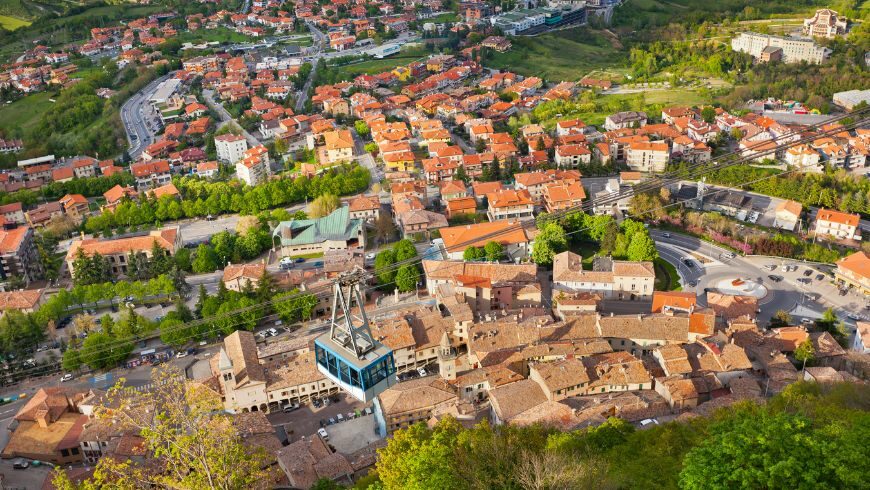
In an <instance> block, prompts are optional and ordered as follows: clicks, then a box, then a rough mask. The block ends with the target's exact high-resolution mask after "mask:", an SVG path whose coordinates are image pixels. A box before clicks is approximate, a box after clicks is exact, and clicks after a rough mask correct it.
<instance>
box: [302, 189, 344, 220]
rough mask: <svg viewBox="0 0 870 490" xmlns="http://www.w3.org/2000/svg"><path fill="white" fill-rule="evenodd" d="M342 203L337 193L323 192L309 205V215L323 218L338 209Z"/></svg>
mask: <svg viewBox="0 0 870 490" xmlns="http://www.w3.org/2000/svg"><path fill="white" fill-rule="evenodd" d="M340 205H341V201H340V200H339V199H338V196H336V195H335V194H322V195H320V196H317V197H316V198H315V199H314V200H313V201H311V203H310V204H309V205H308V215H309V216H311V217H312V218H322V217H324V216H328V215H329V214H331V213H332V212H333V211H335V210H336V209H338V207H339V206H340Z"/></svg>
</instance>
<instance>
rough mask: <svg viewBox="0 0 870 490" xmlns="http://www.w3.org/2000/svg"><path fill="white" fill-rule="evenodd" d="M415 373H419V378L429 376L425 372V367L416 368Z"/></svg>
mask: <svg viewBox="0 0 870 490" xmlns="http://www.w3.org/2000/svg"><path fill="white" fill-rule="evenodd" d="M417 373H418V374H419V375H420V377H421V378H425V377H426V376H429V373H427V372H426V368H417Z"/></svg>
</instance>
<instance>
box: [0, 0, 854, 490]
mask: <svg viewBox="0 0 870 490" xmlns="http://www.w3.org/2000/svg"><path fill="white" fill-rule="evenodd" d="M147 3H148V2H145V4H147ZM198 3H201V4H203V7H202V8H203V9H207V10H208V11H209V12H210V13H209V14H207V15H206V14H202V13H195V14H193V13H190V14H182V13H180V12H181V11H183V9H181V8H179V9H178V11H175V10H172V9H169V8H167V9H163V5H160V10H159V11H156V12H154V13H151V14H149V15H147V16H144V17H138V18H134V19H128V20H125V21H123V22H119V23H111V25H101V26H100V27H93V28H90V29H89V33H90V38H88V39H87V40H83V41H79V42H75V43H69V44H67V45H65V46H63V47H58V46H55V45H51V46H49V45H46V44H41V43H34V45H32V46H30V47H28V49H27V50H26V51H24V52H23V53H22V54H20V55H19V56H17V57H16V59H15V60H14V61H13V62H10V63H6V64H4V65H2V67H0V69H2V71H0V88H2V90H3V91H2V94H0V95H2V96H3V97H8V98H9V101H8V104H13V103H18V102H19V101H22V100H26V98H27V97H34V96H37V97H43V96H47V95H48V94H52V95H53V94H55V93H59V94H61V96H60V97H58V98H59V99H60V102H59V103H63V97H66V96H67V95H66V94H70V93H73V92H75V91H76V90H80V89H81V87H85V88H87V93H86V94H84V91H83V94H84V95H81V94H80V95H81V96H82V97H87V98H91V97H93V98H95V99H98V100H99V101H100V104H103V103H106V104H114V109H113V110H116V111H117V118H118V120H119V121H120V124H121V127H122V128H123V138H122V140H124V141H122V143H123V145H122V149H121V151H118V152H110V154H106V153H105V152H103V153H102V154H101V153H100V152H97V151H92V152H81V151H71V152H66V151H64V152H61V151H58V152H56V153H49V152H47V151H43V150H44V148H60V147H58V146H46V147H44V148H43V147H42V146H34V143H40V142H39V141H34V140H33V138H32V137H30V139H28V137H26V136H25V134H24V133H16V132H7V131H0V157H2V158H5V159H9V160H8V165H5V164H4V166H3V169H2V170H0V266H2V267H0V365H2V367H3V371H2V374H0V386H2V387H3V394H2V396H0V410H6V412H4V413H5V414H6V415H7V416H8V417H7V418H6V419H3V420H0V424H2V427H0V433H2V434H0V458H2V461H0V463H2V464H7V463H8V466H9V468H10V471H11V469H12V468H15V469H26V470H27V473H26V474H25V473H24V472H15V473H14V474H13V480H12V481H13V482H14V483H15V484H14V485H13V486H14V487H16V488H61V487H62V486H61V485H59V484H58V481H60V480H59V479H60V478H69V479H70V481H72V482H75V483H77V484H78V483H81V482H85V481H94V480H93V479H94V478H97V479H99V478H103V477H104V476H101V474H102V472H101V469H103V468H105V467H108V465H111V464H121V465H132V466H133V467H136V468H140V469H141V471H142V475H146V476H147V478H157V476H159V475H162V476H165V475H167V474H170V473H172V472H173V471H175V469H171V468H170V466H171V465H167V464H166V462H165V455H161V454H160V451H159V450H156V448H159V447H160V446H159V444H157V445H155V443H154V440H153V439H152V437H153V436H154V434H155V433H157V432H159V431H155V430H154V427H155V424H159V423H161V420H160V417H157V416H154V413H158V412H159V413H170V412H172V409H171V407H173V406H174V405H176V404H178V403H180V404H181V406H182V408H183V406H184V405H185V403H189V404H190V406H189V407H188V408H189V411H188V412H189V413H188V414H187V415H189V416H194V415H195V416H196V417H201V419H196V423H199V421H200V420H208V421H209V423H211V421H212V420H213V419H214V420H216V421H217V422H216V423H217V424H218V425H219V424H223V423H225V424H226V425H221V426H220V427H222V429H223V431H224V432H226V433H228V434H236V435H237V436H238V437H236V439H234V441H235V442H237V443H238V447H240V448H242V449H241V450H240V451H241V453H240V454H242V453H246V454H248V455H254V454H256V455H259V456H262V457H263V458H264V459H262V460H260V461H259V462H257V463H256V464H254V463H252V464H253V465H254V466H257V465H259V466H258V467H257V471H258V473H257V475H258V477H257V478H256V480H257V481H256V483H252V482H248V483H244V484H239V483H238V482H236V484H234V486H233V485H230V486H228V488H260V487H262V488H302V489H308V488H343V487H353V485H355V484H359V483H360V482H366V481H369V483H372V482H374V481H377V482H381V481H384V482H386V481H388V480H386V478H389V477H388V476H385V475H384V474H383V472H382V473H381V474H380V476H378V475H379V471H380V470H381V467H380V466H379V464H383V463H382V462H383V461H384V460H385V459H386V458H387V457H388V456H387V455H389V454H390V446H391V445H392V444H396V443H395V442H394V441H398V440H401V438H402V437H406V435H407V434H410V433H412V432H411V431H412V430H414V429H413V427H418V428H421V429H420V430H423V429H422V428H424V427H425V428H426V430H438V428H439V427H443V426H445V424H446V425H449V424H453V423H458V426H457V427H460V428H464V429H465V430H475V427H478V428H479V427H482V426H486V427H490V426H491V427H494V428H497V429H496V430H508V428H510V429H516V430H526V429H528V430H538V429H539V428H542V427H544V428H547V430H553V431H557V432H564V433H566V434H576V433H581V432H582V433H590V432H589V431H593V430H595V429H596V428H600V427H610V426H611V425H612V424H614V420H615V419H619V420H621V421H622V422H623V423H625V424H627V425H628V426H630V427H631V430H632V431H635V430H636V431H645V430H655V428H656V427H662V426H666V425H667V424H671V423H685V422H687V421H691V420H694V419H698V418H703V417H709V416H711V415H713V414H716V413H719V414H721V413H725V412H727V410H725V411H721V410H720V409H722V408H724V407H728V410H735V411H737V410H743V409H744V407H746V406H749V405H750V404H758V405H762V406H763V405H764V404H765V403H768V402H769V401H770V400H772V399H774V397H782V396H791V393H792V392H791V391H789V390H801V389H807V390H810V389H812V390H827V389H829V388H830V387H831V386H834V385H837V386H839V385H840V384H844V385H850V386H855V387H858V388H856V389H862V388H863V387H864V386H865V385H866V383H867V380H868V377H870V255H868V254H870V244H868V243H867V242H865V241H864V240H863V236H864V233H865V232H867V231H868V230H870V222H868V221H867V217H868V216H870V185H868V184H867V183H866V182H867V167H868V164H870V126H868V124H867V116H866V114H865V113H866V112H867V110H868V109H867V104H868V103H870V88H868V87H859V88H857V89H851V88H850V89H848V90H839V89H840V88H844V87H845V84H842V85H837V87H838V89H837V90H838V91H837V92H835V93H832V94H831V96H830V98H829V100H828V99H826V100H825V101H824V103H825V105H824V110H822V106H821V105H820V104H818V103H817V102H816V100H814V99H813V98H812V97H810V96H809V95H808V94H804V95H805V97H803V98H801V97H799V96H794V99H792V98H789V97H780V96H774V95H769V96H765V97H761V98H758V97H755V98H747V99H745V100H742V101H741V104H740V105H739V106H734V105H732V106H728V105H726V104H722V103H719V102H716V103H695V102H686V103H671V101H670V100H668V99H664V100H665V102H650V101H646V100H645V99H643V97H644V96H643V95H642V96H641V100H643V103H642V105H637V104H634V103H633V102H630V101H631V100H636V99H628V98H626V99H619V100H618V101H617V102H616V103H614V104H610V103H608V102H603V101H606V100H608V99H606V98H607V97H633V96H634V94H636V93H638V90H640V91H641V92H640V93H641V94H643V93H644V92H643V91H642V90H641V89H640V88H638V87H639V84H644V85H645V87H643V88H645V89H650V91H649V93H656V92H658V91H663V90H666V89H667V88H673V87H672V86H671V85H670V84H671V83H672V82H662V81H655V82H639V81H635V80H632V79H631V77H622V76H620V77H615V76H612V75H610V74H608V73H607V72H606V71H592V72H589V73H588V74H587V75H586V76H583V77H576V78H575V79H568V77H565V78H560V77H558V76H555V77H554V76H553V75H552V72H546V71H542V72H539V73H538V74H537V75H536V74H531V73H526V74H522V73H523V70H519V69H517V70H513V69H510V68H504V67H494V66H493V64H492V60H493V56H509V55H510V54H511V53H516V52H517V50H518V49H527V47H524V46H526V43H527V42H528V40H530V39H535V37H534V36H539V35H549V33H551V32H563V31H565V30H568V29H576V28H578V26H591V25H595V26H598V25H599V23H600V22H605V21H607V22H610V20H609V19H611V17H612V16H613V15H617V16H618V15H620V13H619V12H620V10H619V7H620V4H621V2H599V1H590V2H552V1H551V2H542V3H541V4H540V5H539V4H538V2H523V3H521V4H518V5H516V8H513V7H514V5H513V4H512V5H511V6H510V7H511V8H507V7H508V6H507V5H504V4H498V5H493V4H492V3H491V2H478V1H468V2H466V1H463V2H459V4H458V5H454V4H449V3H448V2H441V1H440V0H426V1H423V2H419V1H412V2H403V3H396V2H387V1H360V2H347V1H344V2H339V1H336V2H331V3H329V4H328V5H324V4H322V3H321V2H314V1H308V0H303V1H298V2H282V1H275V0H268V1H266V0H255V1H253V2H249V1H246V2H243V5H242V6H241V8H238V9H233V8H228V7H227V6H226V5H224V4H222V3H220V2H198ZM212 4H213V5H212ZM447 18H449V19H450V20H444V19H447ZM744 26H745V25H739V26H738V27H739V29H737V30H736V31H733V32H732V34H733V37H732V38H731V39H730V40H729V41H728V42H726V43H725V45H726V48H725V49H726V50H727V49H728V48H727V46H730V51H729V56H734V57H736V59H738V60H739V62H740V63H745V64H746V66H756V67H758V66H761V65H766V66H772V67H780V66H782V65H786V64H789V65H790V64H794V63H802V65H801V66H809V65H822V66H824V65H825V64H826V63H829V62H830V60H831V57H832V56H837V53H836V51H835V50H836V49H842V48H838V46H840V45H838V44H836V40H837V39H844V38H845V37H846V36H847V35H848V34H849V33H850V32H851V30H852V29H858V27H856V25H855V23H854V22H853V21H851V20H849V19H847V18H846V17H845V15H840V14H839V13H838V12H837V11H834V10H832V9H828V8H825V9H819V10H817V11H815V13H814V14H813V15H812V16H811V17H810V18H806V19H805V20H803V21H802V24H801V27H799V32H795V33H770V32H768V31H767V30H762V29H759V30H760V31H762V32H763V33H762V32H751V31H749V30H746V29H744V28H743V27H744ZM738 31H739V32H738ZM611 34H612V33H611ZM557 35H558V34H557ZM213 39H225V41H221V42H218V41H214V40H213ZM832 40H834V41H832ZM48 44H51V43H48ZM832 47H833V48H832ZM409 53H412V54H409ZM632 56H635V55H634V54H633V55H632ZM633 61H634V60H633ZM736 63H737V62H735V64H736ZM109 65H112V66H111V67H109ZM361 66H362V67H364V68H360V67H361ZM758 69H765V68H758ZM101 70H102V71H105V72H106V73H109V74H110V75H111V77H110V78H112V80H113V81H112V82H111V83H102V85H101V86H99V87H98V88H97V87H96V86H93V85H91V83H92V81H93V79H94V78H93V77H99V76H104V75H105V74H103V75H99V74H95V72H100V71H101ZM124 70H130V71H129V72H126V73H130V74H132V75H130V76H131V77H136V80H138V82H137V83H136V84H135V85H136V86H135V87H131V86H129V85H116V82H115V81H114V80H116V79H117V80H120V79H121V78H123V77H124V76H125V75H123V74H124V73H125V71H124ZM138 77H142V78H141V79H140V78H138ZM677 78H678V77H677ZM131 80H132V78H131ZM673 80H674V82H673V83H674V84H676V80H675V78H673ZM139 82H141V83H139ZM665 83H668V84H669V85H667V86H665V85H664V84H665ZM654 84H655V85H654ZM98 85H100V84H98ZM77 87H78V88H77ZM110 87H115V88H114V89H113V88H110ZM91 89H94V90H91ZM699 90H705V89H703V88H702V89H699ZM91 92H93V93H91ZM747 93H748V92H747ZM53 96H54V95H53ZM795 99H801V100H795ZM4 100H5V99H4ZM13 100H14V101H15V102H13ZM609 100H613V99H609ZM51 101H52V102H47V103H57V101H55V100H54V99H51ZM107 101H108V102H107ZM0 110H2V109H0ZM70 112H71V114H70V115H69V117H70V118H76V117H79V116H80V114H79V113H78V112H75V113H73V112H74V111H70ZM44 126H45V125H44V124H40V125H38V126H37V127H38V128H40V130H43V129H46V128H45V127H44ZM55 129H57V128H55ZM46 130H47V131H49V132H52V131H51V130H50V128H49V129H46ZM51 138H56V137H55V136H51ZM55 143H56V141H54V140H53V141H52V142H51V144H55ZM66 148H69V147H66ZM5 161H6V160H4V162H5ZM807 386H810V387H814V388H806V387H807ZM173 390H174V391H173ZM179 393H180V394H181V395H180V396H181V397H182V399H181V401H178V400H174V398H173V397H174V396H176V395H178V394H179ZM193 395H195V397H196V401H197V403H194V402H192V401H190V399H189V398H185V397H191V396H193ZM206 401H207V403H206ZM2 405H8V407H6V408H3V407H2ZM176 408H178V407H176ZM184 411H185V410H181V412H184ZM176 415H177V416H179V417H182V418H183V417H184V416H185V415H179V414H176ZM218 415H219V417H218ZM137 417H138V418H137ZM482 423H483V424H484V425H481V424H482ZM204 424H205V423H204ZM487 424H488V425H487ZM194 425H195V423H194ZM164 428H165V427H164ZM498 428H501V429H498ZM191 430H194V429H191ZM583 431H586V432H583ZM218 432H220V431H218ZM160 444H165V441H163V442H161V443H160ZM239 458H240V459H243V458H242V456H241V455H240V456H239ZM40 465H48V466H50V467H51V468H54V469H56V470H57V471H54V470H52V471H51V472H49V471H48V470H47V469H46V468H45V467H44V466H42V467H41V466H40ZM239 465H240V466H243V463H239ZM0 467H3V466H0ZM4 468H5V467H4ZM8 473H10V472H7V471H5V469H4V470H0V483H2V485H6V484H7V482H8V480H7V479H8V478H9V476H8V475H7V474H8ZM180 473H182V474H183V477H188V476H189V474H187V473H196V471H195V470H189V471H188V470H185V471H181V472H180ZM19 475H24V476H21V477H19ZM58 475H61V476H58ZM140 476H141V475H140ZM146 476H143V481H145V479H146ZM15 478H26V479H27V481H26V482H24V483H19V481H18V480H15ZM369 478H374V480H367V479H369ZM378 478H381V480H378ZM22 481H23V480H22ZM149 481H156V480H149ZM252 481H253V480H252ZM116 484H118V483H117V481H115V482H114V483H105V484H104V486H107V487H111V486H112V485H116ZM16 485H17V486H16ZM326 485H335V486H334V487H333V486H326ZM431 485H435V484H431ZM120 486H123V485H120ZM182 486H184V485H182ZM194 486H195V485H194ZM436 486H437V485H435V486H429V487H427V488H435V487H436ZM580 486H582V485H580ZM723 486H728V485H724V484H723ZM133 487H136V486H135V485H134V486H133ZM400 487H401V485H399V486H395V485H394V486H392V487H389V488H400ZM424 487H426V486H425V485H423V486H420V487H419V488H424ZM532 487H533V486H528V485H527V486H523V488H532ZM544 487H545V488H550V487H549V486H546V485H545V486H543V487H535V488H544ZM136 488H138V487H136ZM353 488H357V487H353ZM359 488H373V487H365V486H360V487H359ZM377 488H385V487H377ZM560 488H561V487H560ZM565 488H572V486H571V485H568V486H566V487H565Z"/></svg>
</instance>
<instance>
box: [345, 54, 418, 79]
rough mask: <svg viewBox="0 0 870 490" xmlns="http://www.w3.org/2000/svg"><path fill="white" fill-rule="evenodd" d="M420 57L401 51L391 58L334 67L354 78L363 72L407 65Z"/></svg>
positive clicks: (374, 72)
mask: <svg viewBox="0 0 870 490" xmlns="http://www.w3.org/2000/svg"><path fill="white" fill-rule="evenodd" d="M420 58H421V57H420V56H417V55H403V54H401V53H400V54H398V55H396V56H390V57H389V58H384V59H382V60H366V61H361V62H359V63H351V64H348V65H341V66H335V67H333V68H334V69H335V70H337V71H339V72H341V73H343V74H347V75H349V76H350V77H351V78H353V77H356V76H357V75H362V74H367V75H376V74H378V73H381V72H384V71H386V70H392V69H393V68H395V67H397V66H401V65H407V64H408V63H411V62H412V61H417V60H419V59H420Z"/></svg>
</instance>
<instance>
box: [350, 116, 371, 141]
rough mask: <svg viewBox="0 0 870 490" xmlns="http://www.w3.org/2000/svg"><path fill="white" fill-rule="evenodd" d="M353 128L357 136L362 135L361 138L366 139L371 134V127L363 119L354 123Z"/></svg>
mask: <svg viewBox="0 0 870 490" xmlns="http://www.w3.org/2000/svg"><path fill="white" fill-rule="evenodd" d="M353 128H354V129H355V130H356V134H358V135H360V137H361V138H365V137H367V136H368V135H369V133H371V130H370V129H369V125H368V124H366V122H365V121H363V120H362V119H358V120H357V121H355V122H354V123H353Z"/></svg>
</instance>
